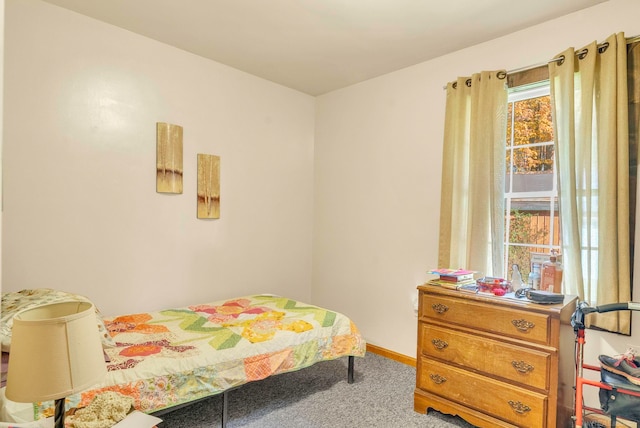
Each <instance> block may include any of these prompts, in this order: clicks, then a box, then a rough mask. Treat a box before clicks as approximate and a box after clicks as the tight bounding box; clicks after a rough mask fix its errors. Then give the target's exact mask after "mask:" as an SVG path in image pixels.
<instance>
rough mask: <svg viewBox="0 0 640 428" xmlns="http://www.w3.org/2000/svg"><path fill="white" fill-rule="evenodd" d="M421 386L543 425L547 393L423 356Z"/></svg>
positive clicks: (513, 418) (493, 412)
mask: <svg viewBox="0 0 640 428" xmlns="http://www.w3.org/2000/svg"><path fill="white" fill-rule="evenodd" d="M421 364H422V370H421V372H420V377H419V379H418V382H419V385H418V386H419V388H421V389H423V390H425V391H428V392H430V393H432V394H436V395H439V396H441V397H443V398H445V399H447V400H451V401H454V402H457V403H460V404H462V405H464V406H467V407H470V408H473V409H476V410H479V411H481V412H484V413H487V414H490V415H492V416H494V417H496V418H498V419H502V420H504V421H506V422H509V423H512V424H514V425H517V426H521V427H536V428H543V427H545V425H546V421H545V415H546V407H547V396H546V395H544V394H539V393H536V392H533V391H529V390H526V389H524V388H518V387H516V386H513V385H509V384H506V383H502V382H500V381H497V380H494V379H491V378H488V377H483V376H481V375H478V374H476V373H473V372H470V371H466V370H463V369H459V368H456V367H454V366H449V365H446V364H443V363H440V362H438V361H435V360H432V359H428V358H424V357H422V360H421Z"/></svg>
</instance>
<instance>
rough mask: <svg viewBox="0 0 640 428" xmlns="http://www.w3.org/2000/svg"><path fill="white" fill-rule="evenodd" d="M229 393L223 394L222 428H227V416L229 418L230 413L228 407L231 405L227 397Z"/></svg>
mask: <svg viewBox="0 0 640 428" xmlns="http://www.w3.org/2000/svg"><path fill="white" fill-rule="evenodd" d="M227 393H228V391H224V392H223V393H222V418H221V420H222V428H227V416H228V411H227V405H228V404H229V400H228V398H229V397H228V396H227Z"/></svg>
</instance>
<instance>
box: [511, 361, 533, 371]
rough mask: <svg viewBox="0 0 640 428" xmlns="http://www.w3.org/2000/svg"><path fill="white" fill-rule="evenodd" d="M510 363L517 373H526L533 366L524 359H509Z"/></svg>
mask: <svg viewBox="0 0 640 428" xmlns="http://www.w3.org/2000/svg"><path fill="white" fill-rule="evenodd" d="M511 365H512V366H513V368H514V369H516V371H517V372H519V373H523V374H527V373H531V372H532V371H533V366H532V365H531V364H529V363H527V362H525V361H511Z"/></svg>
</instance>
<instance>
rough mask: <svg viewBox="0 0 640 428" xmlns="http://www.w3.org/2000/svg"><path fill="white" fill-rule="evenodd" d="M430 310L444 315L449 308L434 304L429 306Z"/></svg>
mask: <svg viewBox="0 0 640 428" xmlns="http://www.w3.org/2000/svg"><path fill="white" fill-rule="evenodd" d="M431 309H433V311H434V312H436V313H438V314H444V313H445V312H447V311H448V310H449V307H448V306H447V305H443V304H442V303H434V304H433V305H431Z"/></svg>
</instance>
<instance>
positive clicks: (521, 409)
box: [509, 400, 531, 415]
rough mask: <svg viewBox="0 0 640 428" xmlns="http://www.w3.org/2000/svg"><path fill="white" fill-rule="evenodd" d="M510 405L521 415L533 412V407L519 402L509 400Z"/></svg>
mask: <svg viewBox="0 0 640 428" xmlns="http://www.w3.org/2000/svg"><path fill="white" fill-rule="evenodd" d="M509 405H510V406H511V408H512V409H513V411H514V412H516V413H517V414H519V415H524V414H525V413H527V412H530V411H531V407H529V406H527V405H526V404H522V403H521V402H519V401H513V400H509Z"/></svg>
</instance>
